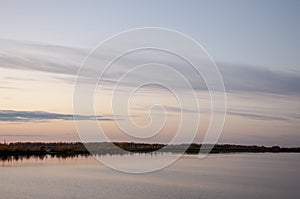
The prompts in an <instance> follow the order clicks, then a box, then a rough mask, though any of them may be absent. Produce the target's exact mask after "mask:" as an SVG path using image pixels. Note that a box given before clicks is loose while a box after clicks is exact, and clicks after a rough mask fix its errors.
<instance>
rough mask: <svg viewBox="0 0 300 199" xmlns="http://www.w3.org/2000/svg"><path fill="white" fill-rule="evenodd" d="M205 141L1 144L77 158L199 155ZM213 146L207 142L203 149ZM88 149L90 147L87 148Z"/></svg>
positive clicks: (10, 151) (219, 149) (17, 153)
mask: <svg viewBox="0 0 300 199" xmlns="http://www.w3.org/2000/svg"><path fill="white" fill-rule="evenodd" d="M201 147H202V145H201V144H196V143H194V144H178V145H166V144H147V143H134V142H113V143H108V142H101V143H96V142H95V143H81V142H72V143H67V142H53V143H42V142H24V143H22V142H17V143H10V144H7V143H4V144H0V159H1V160H4V159H8V157H10V156H14V159H18V158H24V157H25V158H29V157H31V156H36V157H39V158H43V157H44V156H46V155H50V156H56V157H62V158H67V157H74V156H78V155H87V156H88V155H90V152H92V154H98V155H106V154H128V153H150V152H171V153H182V152H185V153H186V154H198V153H199V152H200V148H201ZM206 147H209V145H203V148H204V149H205V148H206ZM87 148H88V149H89V150H87ZM266 152H270V153H299V152H300V147H294V148H287V147H279V146H272V147H265V146H256V145H253V146H246V145H232V144H217V145H214V146H213V149H212V150H211V151H210V153H266Z"/></svg>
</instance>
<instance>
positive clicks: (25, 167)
mask: <svg viewBox="0 0 300 199" xmlns="http://www.w3.org/2000/svg"><path fill="white" fill-rule="evenodd" d="M170 155H171V154H158V155H156V156H155V157H153V156H149V155H145V154H136V155H134V156H130V157H129V156H128V155H123V156H121V155H114V156H106V157H105V158H108V159H111V160H112V161H117V162H120V163H121V162H124V161H125V160H128V159H130V160H131V161H134V159H138V158H145V159H151V158H155V159H162V160H163V159H166V158H168V156H170ZM0 163H1V166H0V198H4V199H6V198H46V199H47V198H109V199H111V198H128V199H129V198H130V199H132V198H145V199H151V198H170V199H179V198H208V199H210V198H211V199H213V198H228V199H229V198H230V199H231V198H249V199H250V198H251V199H252V198H273V199H274V198H298V197H299V195H300V171H299V168H300V154H283V153H279V154H272V153H264V154H249V153H244V154H211V155H209V156H208V157H207V158H206V159H204V160H200V159H198V158H197V156H195V155H186V156H184V157H182V158H181V159H180V160H179V161H177V162H176V163H175V164H173V165H171V166H170V167H167V168H165V169H163V170H160V171H158V172H153V173H148V174H126V173H121V172H117V171H115V170H112V169H109V168H107V167H105V166H103V165H102V164H100V163H99V162H98V161H96V160H95V159H94V158H93V157H91V156H87V157H83V156H79V157H73V158H65V159H64V158H53V157H50V156H46V157H45V158H38V157H36V158H27V159H26V158H23V159H18V160H15V159H9V160H3V161H0ZM140 166H143V165H140Z"/></svg>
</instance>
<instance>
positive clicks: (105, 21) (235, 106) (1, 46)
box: [0, 0, 300, 145]
mask: <svg viewBox="0 0 300 199" xmlns="http://www.w3.org/2000/svg"><path fill="white" fill-rule="evenodd" d="M0 5H1V6H0V24H1V31H0V91H1V97H0V104H1V107H0V122H1V127H0V141H1V138H3V139H7V140H11V141H15V139H14V138H13V135H18V136H17V137H18V138H17V139H22V138H20V135H22V134H24V136H25V135H26V138H25V137H24V140H25V139H29V141H30V139H31V138H30V136H28V135H32V136H33V137H35V139H38V140H54V141H61V140H76V139H77V138H78V137H77V135H76V131H75V128H74V124H73V123H72V121H70V120H71V117H70V114H72V91H73V83H74V79H75V75H76V72H77V70H78V68H79V66H80V63H81V62H82V60H83V59H84V58H85V57H86V56H87V54H88V52H89V50H90V49H92V48H94V47H95V46H96V45H97V44H98V43H100V42H102V41H103V40H105V39H107V38H108V37H110V36H111V35H114V34H117V33H119V32H120V31H125V30H128V29H132V28H140V27H162V28H170V29H174V30H177V31H180V32H182V33H184V34H186V35H188V36H190V37H192V38H193V39H195V40H196V41H197V42H198V43H200V44H202V45H203V46H204V47H205V48H206V50H207V51H208V52H209V54H210V55H211V56H212V58H213V59H214V60H215V61H216V63H217V65H218V67H219V69H220V71H221V74H222V76H223V79H224V83H225V88H226V90H227V92H228V93H227V95H228V117H227V121H226V124H225V127H224V132H223V133H222V136H221V140H220V141H221V142H223V143H225V142H226V143H241V144H243V143H245V144H269V145H273V144H274V145H275V144H280V145H299V144H300V143H299V140H300V139H299V138H300V134H299V128H300V126H299V124H300V121H299V120H300V115H299V109H300V105H299V100H300V68H299V65H300V58H299V52H300V38H299V37H300V36H299V35H300V20H299V19H300V2H299V1H292V0H287V1H283V0H282V1H271V0H270V1H267V0H264V1H258V0H254V1H238V0H235V1H234V0H229V1H215V0H212V1H171V0H169V1H167V0H166V1H158V0H154V1H130V0H128V1H121V0H120V1H85V2H83V1H71V0H62V1H56V0H51V1H50V0H49V1H33V0H28V1H15V0H11V1H3V0H0ZM141 57H142V56H141ZM165 61H168V60H165ZM126 64H129V65H130V62H124V63H121V65H123V67H120V70H118V71H116V72H117V73H118V74H119V73H120V74H121V73H122V72H124V70H125V71H126V67H125V65H126ZM174 68H177V69H179V71H180V72H181V73H182V74H185V75H187V76H189V77H190V79H191V80H194V79H193V76H192V75H190V74H191V72H190V71H188V70H186V69H185V68H184V67H183V66H182V65H181V64H180V63H179V62H178V63H176V64H175V65H174ZM118 74H117V75H118ZM143 75H145V76H146V75H147V74H143ZM139 78H143V76H140V77H139ZM157 78H159V76H157ZM113 80H114V79H113V78H112V79H109V81H113ZM137 80H138V78H137V79H134V78H133V79H132V81H133V82H134V81H137ZM194 83H195V84H194V85H193V86H195V87H199V88H201V89H199V96H202V95H203V96H205V94H204V93H201V92H202V90H203V89H202V87H201V85H199V84H198V82H197V81H194ZM110 86H111V85H110ZM150 90H151V89H150ZM147 93H150V95H153V96H154V97H153V96H148V95H144V96H142V98H141V99H140V101H139V100H137V101H139V102H141V101H143V100H144V101H145V99H143V97H144V98H148V99H147V100H148V101H149V102H152V101H151V100H152V98H154V102H155V99H157V98H158V97H157V96H156V95H157V93H160V92H159V91H158V90H155V89H153V90H151V91H149V92H148V91H147ZM161 96H164V94H161ZM161 96H159V97H161ZM203 98H205V97H203ZM147 100H146V101H147ZM104 101H109V100H108V99H107V98H106V97H104ZM199 101H201V102H202V103H203V104H205V103H206V102H205V100H203V99H202V98H201V99H199ZM165 103H166V104H168V105H169V106H168V108H167V109H168V110H171V112H173V113H175V112H176V113H178V112H179V111H178V109H177V107H173V106H171V105H170V103H168V102H165ZM144 106H145V107H148V106H149V104H144ZM176 110H177V111H176ZM41 111H42V112H41ZM189 111H190V110H188V111H186V112H189ZM190 112H192V111H190ZM89 117H92V116H88V117H84V119H87V120H88V118H89ZM99 117H104V118H111V113H110V111H109V110H104V112H101V111H100V112H99ZM138 120H139V119H138ZM105 122H107V123H109V120H106V119H105ZM139 122H142V123H143V121H139ZM173 122H174V121H173ZM108 126H109V125H108ZM108 129H110V131H114V130H115V129H114V127H112V126H110V127H108ZM171 130H172V127H170V128H169V131H171ZM202 130H203V129H202ZM8 135H11V136H8ZM43 136H45V137H44V138H43ZM51 136H52V137H51ZM114 136H115V137H117V135H112V137H114ZM122 139H123V137H122ZM122 139H121V140H122ZM124 139H126V138H124ZM159 139H161V140H159ZM159 139H156V140H154V141H156V142H159V141H162V142H165V141H166V140H168V138H166V137H161V138H159ZM199 139H200V138H199ZM26 141H28V140H26Z"/></svg>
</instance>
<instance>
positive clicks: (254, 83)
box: [0, 39, 300, 95]
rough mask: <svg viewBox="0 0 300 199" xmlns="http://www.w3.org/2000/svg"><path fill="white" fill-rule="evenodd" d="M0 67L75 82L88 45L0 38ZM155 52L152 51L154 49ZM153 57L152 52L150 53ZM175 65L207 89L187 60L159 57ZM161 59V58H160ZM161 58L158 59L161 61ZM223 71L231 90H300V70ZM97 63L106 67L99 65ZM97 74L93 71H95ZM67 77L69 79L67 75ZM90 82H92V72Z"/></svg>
mask: <svg viewBox="0 0 300 199" xmlns="http://www.w3.org/2000/svg"><path fill="white" fill-rule="evenodd" d="M0 43H1V45H0V63H1V64H0V68H1V67H2V68H7V69H19V70H30V71H42V72H48V73H53V74H65V75H67V76H66V77H57V78H58V79H61V80H63V81H65V82H67V83H71V84H73V83H74V81H75V75H76V74H77V70H78V69H79V66H80V64H81V62H82V60H83V59H84V58H85V57H86V56H87V54H88V49H76V48H70V47H64V46H54V45H44V44H35V43H29V42H23V43H22V42H16V41H10V40H3V39H0ZM109 53H110V52H107V54H105V55H99V59H106V58H107V57H109ZM150 53H151V52H150ZM150 53H144V54H143V53H141V54H140V55H139V56H138V57H137V58H136V59H133V57H129V58H126V57H125V58H124V60H122V63H119V64H118V65H117V66H115V68H111V69H110V70H108V71H107V73H106V75H105V76H104V80H103V81H104V82H102V83H105V85H108V86H109V85H111V86H114V85H115V84H116V82H117V81H118V79H119V78H120V77H121V76H122V75H123V74H124V73H125V72H126V71H128V70H129V69H130V68H132V67H134V66H137V65H139V64H144V63H149V62H151V61H152V60H150V59H149V54H150ZM150 57H152V56H151V54H150ZM158 59H159V60H156V61H160V62H161V63H164V64H166V65H168V66H170V67H171V68H173V69H175V70H177V71H178V72H179V73H180V74H182V75H183V76H185V77H186V78H187V79H188V80H189V81H190V83H191V85H192V87H193V88H194V89H196V90H206V89H207V88H206V85H205V82H204V81H203V80H202V78H201V77H200V76H198V75H197V74H196V73H195V71H194V70H193V69H192V67H190V66H188V65H185V64H186V63H183V62H180V61H178V60H174V59H172V58H171V57H168V56H166V57H165V56H161V57H159V58H158ZM160 59H161V60H160ZM160 62H158V63H160ZM218 66H219V69H220V72H221V74H222V77H223V80H224V83H225V88H226V91H229V92H241V91H242V92H262V93H273V94H283V95H290V94H297V95H299V94H300V72H299V71H286V70H285V71H275V70H270V69H267V68H265V67H256V66H245V65H241V66H239V65H232V64H231V65H230V64H226V63H219V64H218ZM96 67H103V66H99V65H96ZM91 73H92V74H93V71H91ZM130 77H131V78H130V82H122V85H121V86H134V85H135V83H136V82H138V81H139V80H140V79H145V77H149V73H143V74H131V76H130ZM151 77H152V78H154V80H155V78H156V79H157V81H158V82H160V81H161V80H163V81H165V79H166V78H168V77H169V76H168V75H167V74H155V75H152V76H151ZM64 78H65V79H64ZM84 78H86V83H89V76H87V77H84ZM168 81H170V82H172V83H173V84H175V86H176V87H178V88H181V87H182V84H181V83H180V82H177V81H174V80H173V81H172V79H170V80H168Z"/></svg>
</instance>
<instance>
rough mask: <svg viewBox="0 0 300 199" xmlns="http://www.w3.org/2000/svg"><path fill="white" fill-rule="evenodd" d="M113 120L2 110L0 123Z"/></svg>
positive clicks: (108, 118) (87, 116) (42, 112)
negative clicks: (74, 119)
mask: <svg viewBox="0 0 300 199" xmlns="http://www.w3.org/2000/svg"><path fill="white" fill-rule="evenodd" d="M73 117H75V118H76V120H99V121H111V120H113V119H112V118H110V117H107V116H99V115H98V116H89V115H73V114H60V113H49V112H44V111H15V110H0V122H45V121H50V120H73Z"/></svg>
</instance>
